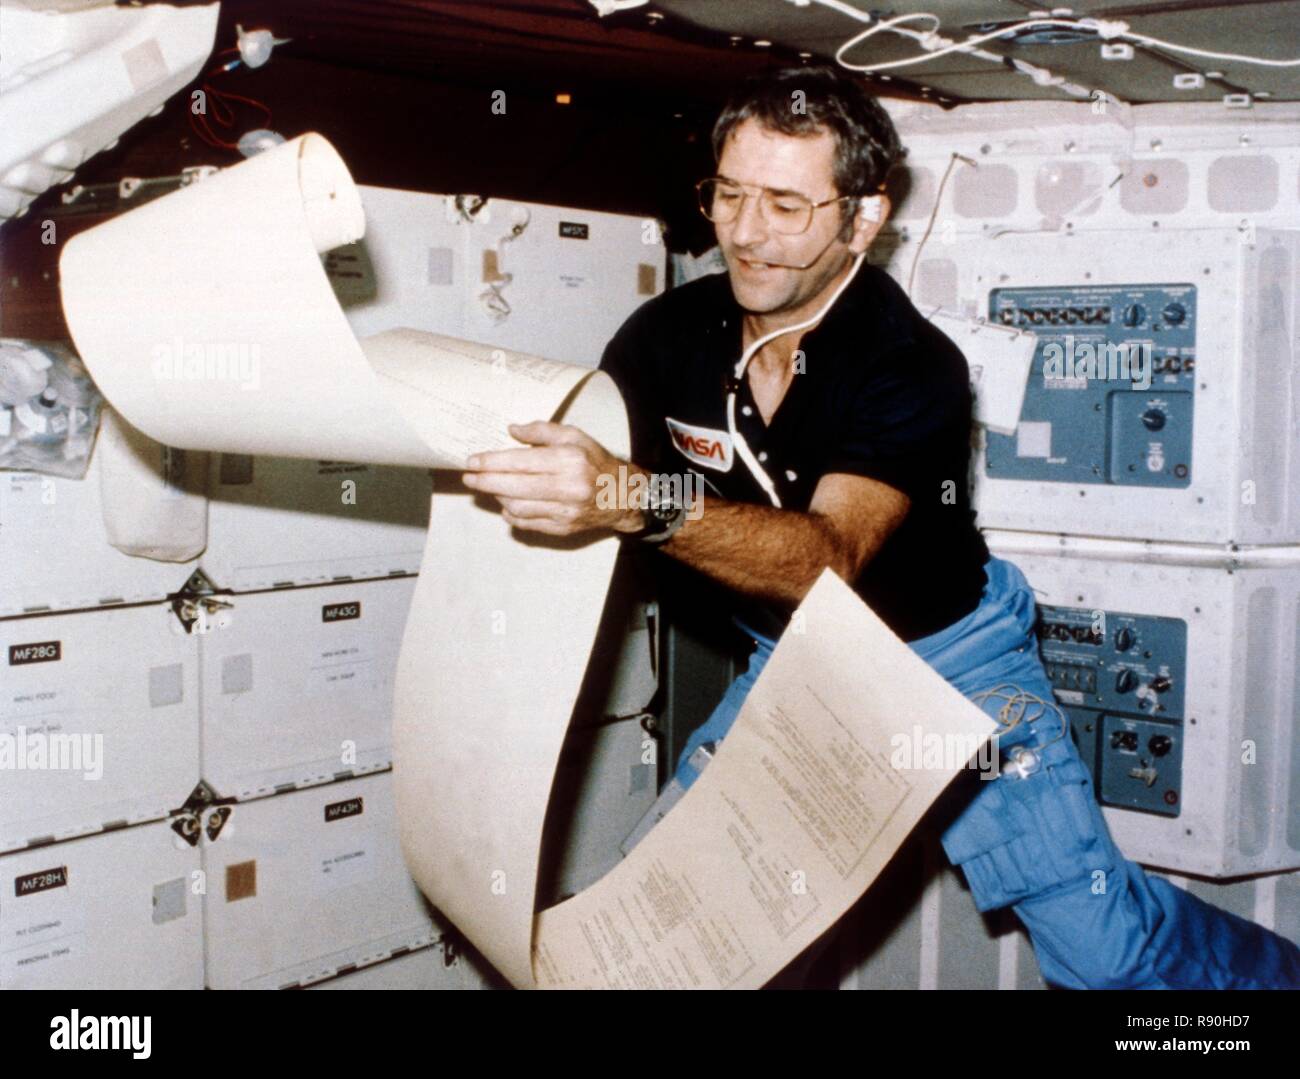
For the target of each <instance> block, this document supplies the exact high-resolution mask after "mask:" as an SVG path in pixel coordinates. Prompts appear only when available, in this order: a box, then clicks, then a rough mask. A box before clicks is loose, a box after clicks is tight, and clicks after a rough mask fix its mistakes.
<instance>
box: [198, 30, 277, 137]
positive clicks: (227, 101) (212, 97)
mask: <svg viewBox="0 0 1300 1079" xmlns="http://www.w3.org/2000/svg"><path fill="white" fill-rule="evenodd" d="M238 52H239V49H238V48H234V47H232V48H229V49H223V50H222V51H221V52H219V53H217V56H218V58H220V57H222V56H228V55H230V54H231V53H238ZM240 63H241V61H239V60H234V61H231V62H228V63H224V64H218V65H217V66H216V67H214V68H212V69H211V70H210V71H209V72H208V73H207V74H206V75H205V76H204V79H205V81H204V83H203V85H202V86H201V87H200V91H201V92H202V94H203V97H204V101H205V104H206V107H207V110H208V111H210V112H211V114H212V120H213V121H215V122H216V123H217V124H218V125H219V126H220V127H222V128H225V129H233V128H234V126H235V109H234V108H233V106H232V105H231V102H239V103H241V104H244V105H251V106H252V107H253V108H255V109H257V110H258V111H259V112H260V113H262V115H263V116H264V117H265V119H264V120H263V122H262V124H261V126H262V127H267V128H269V127H270V126H271V110H270V109H269V108H268V107H267V106H266V105H265V104H263V103H262V102H261V101H258V100H256V99H255V98H251V97H245V96H244V95H243V94H232V93H230V92H229V91H225V90H218V89H217V88H216V86H214V85H213V83H211V82H209V81H206V80H209V79H214V78H219V77H220V76H222V75H225V74H228V73H229V72H231V71H233V70H234V69H235V68H236V67H238V66H239V64H240ZM190 127H191V128H193V129H194V133H195V134H196V135H197V136H198V137H199V138H200V139H201V140H202V141H203V142H205V143H207V144H208V145H209V146H211V147H214V148H215V149H218V150H233V151H235V152H236V153H237V152H239V142H238V140H236V141H235V142H228V141H227V140H226V139H223V138H221V137H220V135H218V133H217V132H215V131H213V129H212V127H211V125H210V124H209V123H208V112H207V111H205V112H201V113H196V112H195V111H194V110H193V109H192V108H191V110H190Z"/></svg>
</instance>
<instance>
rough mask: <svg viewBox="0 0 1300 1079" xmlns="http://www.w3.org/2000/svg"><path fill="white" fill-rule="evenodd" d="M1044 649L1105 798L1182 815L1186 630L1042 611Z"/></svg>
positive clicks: (1176, 621)
mask: <svg viewBox="0 0 1300 1079" xmlns="http://www.w3.org/2000/svg"><path fill="white" fill-rule="evenodd" d="M1038 648H1039V654H1040V655H1041V656H1042V660H1043V666H1044V668H1045V669H1046V671H1047V677H1048V678H1049V679H1051V682H1052V690H1053V692H1054V693H1055V695H1056V700H1057V703H1058V704H1059V705H1060V706H1061V708H1062V710H1063V711H1065V713H1066V714H1067V715H1068V716H1069V718H1070V726H1071V730H1072V733H1073V735H1074V740H1075V742H1076V744H1077V745H1078V747H1079V753H1080V755H1081V756H1082V757H1083V760H1084V763H1085V764H1086V765H1087V766H1088V770H1089V771H1090V772H1091V773H1092V779H1093V785H1094V787H1095V788H1096V791H1097V799H1098V801H1100V802H1101V803H1102V804H1103V805H1113V806H1121V807H1123V808H1125V809H1136V810H1142V811H1144V812H1147V813H1158V814H1161V815H1163V816H1169V817H1176V816H1178V814H1179V811H1180V809H1181V800H1182V793H1181V788H1182V771H1183V724H1184V721H1185V719H1186V716H1185V703H1184V692H1185V685H1186V670H1187V623H1186V622H1184V621H1183V620H1182V619H1180V618H1156V617H1153V616H1151V615H1142V614H1125V613H1122V612H1116V611H1100V610H1090V609H1087V608H1082V607H1047V606H1040V607H1039V608H1038Z"/></svg>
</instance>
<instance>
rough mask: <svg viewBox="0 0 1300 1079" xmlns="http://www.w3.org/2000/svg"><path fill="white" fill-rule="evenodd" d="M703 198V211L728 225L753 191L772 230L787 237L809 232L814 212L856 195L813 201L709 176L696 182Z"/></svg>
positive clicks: (737, 214) (720, 222)
mask: <svg viewBox="0 0 1300 1079" xmlns="http://www.w3.org/2000/svg"><path fill="white" fill-rule="evenodd" d="M695 191H696V193H697V194H698V195H699V199H700V213H702V214H703V215H704V216H705V217H707V218H708V219H709V220H710V221H712V222H713V223H714V224H715V225H729V224H731V222H733V221H735V220H736V218H737V217H738V216H740V208H741V207H742V206H743V205H744V202H745V196H746V195H748V194H751V193H752V194H753V195H754V197H755V198H757V199H758V209H759V213H761V214H762V215H763V220H764V221H765V222H767V225H768V227H769V228H771V230H772V231H773V232H779V233H782V234H783V235H786V236H797V235H798V234H799V233H801V232H807V231H808V226H809V225H811V224H812V217H813V211H814V210H818V209H820V208H821V207H823V206H829V205H831V203H834V202H843V201H844V200H845V199H852V198H856V196H854V195H840V196H838V197H837V198H833V199H823V200H822V201H821V202H813V201H812V200H811V199H808V198H805V197H804V196H803V195H797V194H794V193H791V192H778V191H773V190H772V189H771V188H770V187H755V186H753V185H752V184H738V183H736V182H735V181H734V180H724V179H723V178H722V177H721V176H710V177H709V178H708V179H707V180H701V181H700V182H699V183H698V184H696V185H695Z"/></svg>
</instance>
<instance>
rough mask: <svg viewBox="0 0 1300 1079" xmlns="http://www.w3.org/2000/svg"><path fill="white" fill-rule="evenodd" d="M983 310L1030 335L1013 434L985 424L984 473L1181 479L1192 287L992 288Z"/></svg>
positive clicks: (1074, 479)
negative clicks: (1031, 347) (1030, 354)
mask: <svg viewBox="0 0 1300 1079" xmlns="http://www.w3.org/2000/svg"><path fill="white" fill-rule="evenodd" d="M989 318H990V319H991V320H992V321H994V322H997V323H1001V324H1002V325H1004V326H1016V327H1022V328H1026V329H1029V330H1031V331H1033V333H1035V334H1036V335H1037V336H1038V347H1037V349H1036V351H1035V353H1034V360H1033V365H1032V367H1031V368H1030V372H1029V382H1028V385H1027V386H1026V388H1025V400H1024V405H1023V406H1022V407H1021V412H1020V424H1019V427H1018V429H1017V433H1016V434H1014V435H1001V434H996V433H994V432H992V431H990V432H989V433H988V450H987V455H986V468H987V471H988V475H989V476H990V477H992V478H994V479H1013V480H1047V481H1055V482H1061V483H1108V484H1116V485H1120V486H1133V487H1186V486H1188V485H1189V484H1190V483H1191V482H1192V420H1193V405H1194V402H1195V387H1196V378H1197V372H1196V286H1194V285H1107V286H1087V287H1076V286H1062V287H1056V288H1005V289H994V290H993V291H992V292H991V293H990V294H989Z"/></svg>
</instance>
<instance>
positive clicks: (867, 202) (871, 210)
mask: <svg viewBox="0 0 1300 1079" xmlns="http://www.w3.org/2000/svg"><path fill="white" fill-rule="evenodd" d="M858 213H859V214H860V215H861V216H862V217H864V218H866V219H867V220H868V221H879V220H880V200H879V199H876V198H870V199H862V200H861V201H860V202H859V203H858Z"/></svg>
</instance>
